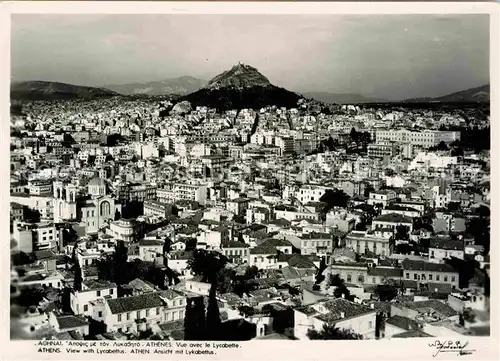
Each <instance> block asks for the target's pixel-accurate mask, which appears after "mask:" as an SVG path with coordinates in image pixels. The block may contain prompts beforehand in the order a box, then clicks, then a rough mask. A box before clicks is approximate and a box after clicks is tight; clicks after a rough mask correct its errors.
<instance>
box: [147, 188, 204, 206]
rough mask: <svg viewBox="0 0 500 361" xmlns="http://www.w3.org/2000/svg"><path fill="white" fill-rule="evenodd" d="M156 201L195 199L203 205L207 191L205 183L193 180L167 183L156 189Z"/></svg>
mask: <svg viewBox="0 0 500 361" xmlns="http://www.w3.org/2000/svg"><path fill="white" fill-rule="evenodd" d="M156 194H157V197H158V201H160V202H162V203H169V202H176V201H180V200H187V201H195V202H198V203H199V204H201V205H204V204H205V203H206V201H207V199H208V196H209V191H208V186H207V185H206V184H200V183H195V182H186V183H174V184H169V185H167V187H165V188H163V189H158V190H157V191H156Z"/></svg>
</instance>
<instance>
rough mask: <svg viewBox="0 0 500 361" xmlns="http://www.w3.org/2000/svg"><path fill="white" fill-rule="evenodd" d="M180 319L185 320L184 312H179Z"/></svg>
mask: <svg viewBox="0 0 500 361" xmlns="http://www.w3.org/2000/svg"><path fill="white" fill-rule="evenodd" d="M179 318H180V319H183V318H184V311H179Z"/></svg>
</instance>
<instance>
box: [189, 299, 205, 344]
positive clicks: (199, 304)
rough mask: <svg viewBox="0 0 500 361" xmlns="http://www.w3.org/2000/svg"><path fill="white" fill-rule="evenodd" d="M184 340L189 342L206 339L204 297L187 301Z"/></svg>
mask: <svg viewBox="0 0 500 361" xmlns="http://www.w3.org/2000/svg"><path fill="white" fill-rule="evenodd" d="M184 339H185V340H189V341H201V340H205V339H206V327H205V304H204V302H203V297H196V298H188V299H187V304H186V313H185V316H184Z"/></svg>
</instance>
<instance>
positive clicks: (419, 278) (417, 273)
mask: <svg viewBox="0 0 500 361" xmlns="http://www.w3.org/2000/svg"><path fill="white" fill-rule="evenodd" d="M402 267H403V274H404V276H403V278H404V280H405V281H415V282H417V284H432V283H435V284H447V285H450V286H451V288H452V289H456V288H458V284H459V279H458V272H457V271H456V270H455V269H454V268H453V267H452V266H450V265H448V264H446V263H443V264H441V263H432V262H426V261H413V260H410V259H405V260H404V261H403V262H402Z"/></svg>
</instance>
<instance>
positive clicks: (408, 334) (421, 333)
mask: <svg viewBox="0 0 500 361" xmlns="http://www.w3.org/2000/svg"><path fill="white" fill-rule="evenodd" d="M392 337H393V338H415V337H433V336H432V335H429V334H428V333H425V332H424V331H422V330H412V331H406V332H401V333H398V334H396V335H394V336H392Z"/></svg>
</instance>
